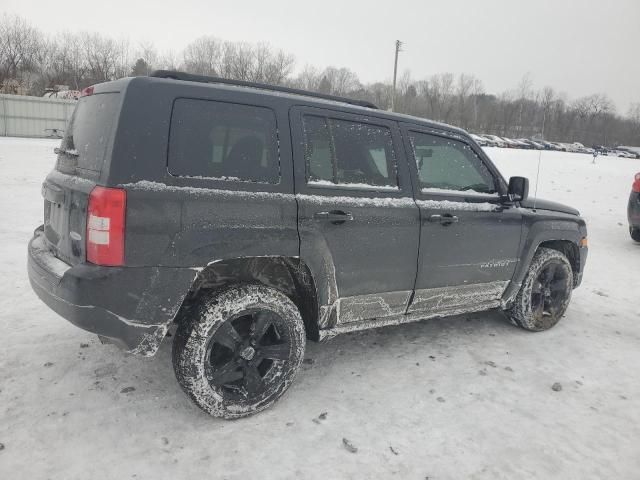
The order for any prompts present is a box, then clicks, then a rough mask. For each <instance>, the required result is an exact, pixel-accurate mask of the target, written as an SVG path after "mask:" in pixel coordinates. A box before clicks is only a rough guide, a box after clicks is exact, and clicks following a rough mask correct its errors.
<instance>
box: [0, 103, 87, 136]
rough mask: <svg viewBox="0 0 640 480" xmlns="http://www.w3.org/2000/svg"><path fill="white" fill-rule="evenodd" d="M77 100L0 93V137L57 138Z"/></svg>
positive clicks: (60, 134) (62, 130)
mask: <svg viewBox="0 0 640 480" xmlns="http://www.w3.org/2000/svg"><path fill="white" fill-rule="evenodd" d="M75 105H76V100H62V99H57V98H40V97H26V96H23V95H5V94H0V136H3V137H60V136H62V133H63V132H64V129H65V128H66V125H67V120H69V118H70V117H71V114H72V113H73V109H74V108H75Z"/></svg>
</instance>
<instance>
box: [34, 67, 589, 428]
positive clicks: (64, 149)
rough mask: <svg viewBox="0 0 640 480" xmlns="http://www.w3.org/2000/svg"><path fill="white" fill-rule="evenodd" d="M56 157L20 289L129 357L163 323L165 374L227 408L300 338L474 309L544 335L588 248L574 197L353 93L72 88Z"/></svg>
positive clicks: (142, 83)
mask: <svg viewBox="0 0 640 480" xmlns="http://www.w3.org/2000/svg"><path fill="white" fill-rule="evenodd" d="M57 153H58V160H57V164H56V165H55V167H54V169H53V170H52V171H51V172H50V173H49V175H48V176H47V178H46V180H45V181H44V184H43V186H42V190H41V192H42V195H43V197H44V224H43V225H41V226H40V227H38V228H37V229H36V230H35V231H34V235H33V238H32V239H31V241H30V242H29V247H28V252H29V260H28V272H29V280H30V283H31V285H32V288H33V289H34V291H35V292H36V293H37V295H38V296H39V297H40V298H41V299H42V300H43V301H44V302H45V303H46V304H47V305H48V306H49V307H50V308H52V309H53V310H54V311H56V312H57V313H59V314H60V315H61V316H63V317H65V318H67V319H68V320H69V321H71V322H72V323H74V324H75V325H77V326H79V327H81V328H84V329H86V330H88V331H90V332H93V333H95V334H98V335H99V336H100V337H101V338H102V339H103V340H104V341H105V342H109V343H115V344H116V345H118V346H120V347H122V348H124V349H125V350H127V351H129V352H131V353H134V354H139V355H144V356H152V355H154V354H155V353H156V351H157V350H158V348H159V345H160V343H161V342H162V341H163V339H164V338H165V336H166V334H167V332H168V330H169V328H170V327H172V328H175V329H176V331H175V335H174V336H173V338H172V341H173V353H172V359H173V366H174V370H175V374H176V377H177V379H178V382H179V383H180V385H181V387H182V388H183V390H184V391H185V392H186V393H187V394H188V395H189V396H190V397H191V399H192V400H193V401H194V402H195V403H196V404H197V405H198V406H200V407H201V408H202V409H203V410H205V411H206V412H208V413H210V414H212V415H215V416H221V417H224V418H238V417H243V416H247V415H250V414H253V413H256V412H259V411H261V410H264V409H265V408H267V407H268V406H270V405H271V404H273V402H275V401H276V400H277V399H278V398H279V397H280V396H282V395H283V394H284V392H285V391H286V390H287V389H288V387H289V386H290V385H291V383H292V381H293V380H294V378H295V376H296V373H297V371H298V370H299V368H300V365H301V363H302V360H303V358H304V352H305V348H306V339H311V340H322V339H328V338H331V337H333V336H335V335H338V334H341V333H347V332H353V331H357V330H364V329H370V328H376V327H382V326H387V325H396V324H402V323H407V322H412V321H418V320H422V319H427V318H435V317H443V316H449V315H458V314H461V313H467V312H474V311H482V310H486V309H502V310H503V311H505V313H506V315H507V316H508V318H509V319H510V320H511V322H512V323H514V324H515V325H518V326H520V327H522V328H524V329H526V330H531V331H542V330H547V329H549V328H551V327H553V326H554V325H555V324H556V323H557V322H558V321H559V320H560V319H561V318H562V316H563V315H564V313H565V311H566V309H567V307H568V305H569V302H570V299H571V292H572V291H573V289H574V288H576V287H577V286H578V285H580V282H581V280H582V275H583V271H584V265H585V262H586V258H587V237H586V236H587V230H586V224H585V221H584V219H582V218H581V217H580V215H579V212H578V211H577V210H575V209H573V208H571V207H568V206H565V205H561V204H559V203H555V202H549V201H545V200H542V199H539V198H538V199H536V200H535V201H534V200H533V199H530V198H528V190H529V182H528V180H527V179H526V178H523V177H512V178H511V179H510V180H509V182H507V181H506V180H505V179H504V178H503V177H502V175H501V174H500V172H499V171H498V170H497V168H496V167H495V166H494V164H493V163H492V162H491V160H490V159H489V157H488V156H487V155H486V154H485V153H484V151H483V150H482V149H481V148H479V147H478V145H477V144H476V143H475V142H474V141H473V140H472V139H471V138H470V137H469V135H468V134H467V133H466V132H465V131H464V130H461V129H458V128H455V127H451V126H447V125H442V124H438V123H434V122H430V121H428V120H425V119H422V118H416V117H410V116H407V115H398V114H394V113H390V112H386V111H384V110H379V109H377V107H376V106H375V105H372V104H370V103H368V102H361V101H356V100H348V99H344V98H339V97H334V96H330V95H322V94H316V93H311V92H305V91H301V90H294V89H289V88H285V87H276V86H270V85H262V84H256V83H250V82H241V81H234V80H223V79H219V78H213V77H203V76H199V75H190V74H186V73H181V72H168V71H159V72H155V73H154V74H152V76H150V77H134V78H123V79H120V80H116V81H113V82H108V83H103V84H99V85H95V86H92V87H90V88H89V89H87V90H85V93H84V96H83V97H82V98H81V99H80V100H79V102H78V105H77V107H76V109H75V111H74V113H73V116H72V118H71V120H70V123H69V125H68V127H67V129H66V130H65V137H64V139H63V140H62V143H61V145H60V148H58V149H57ZM540 341H543V342H544V341H545V339H544V338H540ZM399 368H401V366H399Z"/></svg>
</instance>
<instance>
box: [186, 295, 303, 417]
mask: <svg viewBox="0 0 640 480" xmlns="http://www.w3.org/2000/svg"><path fill="white" fill-rule="evenodd" d="M304 350H305V332H304V324H303V321H302V317H301V316H300V312H299V311H298V308H297V307H296V305H295V304H294V303H293V302H292V301H291V300H290V299H289V298H288V297H287V296H286V295H284V294H283V293H281V292H279V291H277V290H275V289H272V288H269V287H265V286H262V285H245V286H240V287H236V288H232V289H229V290H226V291H223V292H221V293H219V294H218V295H216V296H212V297H207V298H205V299H204V300H203V301H202V302H201V303H200V304H199V305H197V306H196V307H195V308H194V311H193V315H192V316H191V318H189V319H187V320H186V321H184V322H183V323H182V324H181V325H180V326H179V327H178V330H177V332H176V336H175V339H174V342H173V368H174V371H175V374H176V378H177V379H178V383H180V386H181V387H182V389H183V390H184V391H185V392H186V393H187V395H189V397H191V399H192V400H193V401H194V402H195V403H196V405H198V406H199V407H200V408H202V409H203V410H204V411H206V412H207V413H209V414H211V415H213V416H216V417H222V418H226V419H234V418H240V417H245V416H248V415H252V414H254V413H257V412H260V411H262V410H264V409H265V408H267V407H269V406H270V405H272V404H273V403H274V402H275V401H276V400H277V399H278V398H280V397H281V396H282V395H283V394H284V392H285V391H286V390H287V389H288V388H289V386H290V385H291V383H292V382H293V379H294V378H295V375H296V373H297V371H298V370H299V368H300V364H301V363H302V360H303V358H304Z"/></svg>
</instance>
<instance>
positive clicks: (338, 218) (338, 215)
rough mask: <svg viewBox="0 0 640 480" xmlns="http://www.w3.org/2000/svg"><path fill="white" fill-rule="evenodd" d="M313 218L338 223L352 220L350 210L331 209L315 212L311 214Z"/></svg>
mask: <svg viewBox="0 0 640 480" xmlns="http://www.w3.org/2000/svg"><path fill="white" fill-rule="evenodd" d="M313 218H314V219H316V220H322V221H326V222H331V223H334V224H336V225H339V224H341V223H344V222H347V221H351V220H353V214H352V213H351V212H343V211H342V210H331V211H330V212H316V213H314V214H313Z"/></svg>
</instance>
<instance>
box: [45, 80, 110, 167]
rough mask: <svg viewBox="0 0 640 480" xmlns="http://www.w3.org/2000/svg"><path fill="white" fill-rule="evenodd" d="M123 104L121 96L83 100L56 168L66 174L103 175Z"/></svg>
mask: <svg viewBox="0 0 640 480" xmlns="http://www.w3.org/2000/svg"><path fill="white" fill-rule="evenodd" d="M119 103H120V94H119V93H115V92H114V93H99V94H95V95H89V96H86V97H82V98H80V100H78V104H77V105H76V109H75V110H74V111H73V115H72V116H71V120H70V121H69V124H68V125H67V129H66V131H65V135H64V137H63V139H62V143H61V146H60V153H59V155H58V162H57V165H56V168H57V169H58V170H60V171H61V172H64V173H70V174H73V173H79V171H88V172H93V173H100V171H101V170H102V163H103V162H104V157H105V152H106V147H107V143H108V142H109V140H110V139H111V130H112V128H113V124H114V122H115V119H116V116H117V112H118V107H119Z"/></svg>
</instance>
